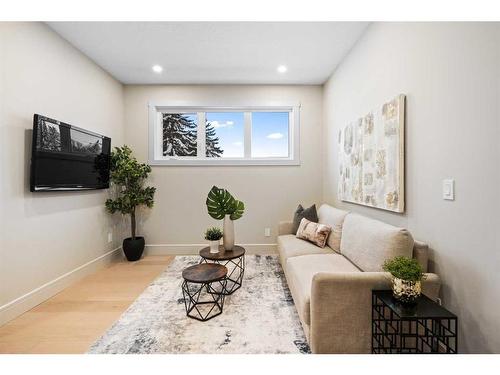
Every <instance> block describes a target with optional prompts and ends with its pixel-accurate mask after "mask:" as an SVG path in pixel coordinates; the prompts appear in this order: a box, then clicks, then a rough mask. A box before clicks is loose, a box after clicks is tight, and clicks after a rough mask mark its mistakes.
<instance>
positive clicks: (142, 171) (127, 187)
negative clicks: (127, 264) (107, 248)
mask: <svg viewBox="0 0 500 375" xmlns="http://www.w3.org/2000/svg"><path fill="white" fill-rule="evenodd" d="M150 173H151V167H150V166H149V165H147V164H143V163H139V162H138V161H137V159H136V158H135V157H134V156H132V150H131V149H130V148H129V147H127V146H123V147H115V149H114V151H113V152H112V153H111V174H110V180H111V182H112V183H113V184H114V185H115V186H117V188H118V196H117V197H116V199H108V200H106V208H107V210H108V211H109V212H111V213H115V212H117V211H119V212H120V213H121V214H123V215H130V229H131V237H129V238H125V239H124V240H123V252H124V253H125V256H126V257H127V260H129V261H136V260H139V259H141V256H142V253H143V251H144V237H139V236H136V220H135V214H136V209H137V207H139V206H147V207H149V208H151V207H153V204H154V200H153V197H154V194H155V191H156V188H154V187H151V186H147V187H144V186H143V185H144V181H145V180H146V178H147V177H148V175H149V174H150Z"/></svg>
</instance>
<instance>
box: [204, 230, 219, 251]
mask: <svg viewBox="0 0 500 375" xmlns="http://www.w3.org/2000/svg"><path fill="white" fill-rule="evenodd" d="M221 238H222V231H221V230H220V229H219V228H217V227H212V228H208V229H207V230H206V231H205V239H206V240H207V241H208V243H209V244H210V252H211V253H212V254H217V253H218V252H219V244H220V239H221Z"/></svg>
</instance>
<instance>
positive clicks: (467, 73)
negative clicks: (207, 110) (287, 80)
mask: <svg viewBox="0 0 500 375" xmlns="http://www.w3.org/2000/svg"><path fill="white" fill-rule="evenodd" d="M499 49H500V26H499V24H498V23H496V24H493V23H491V24H487V23H482V24H474V23H468V24H463V23H453V24H446V23H434V24H429V23H420V24H408V23H401V24H399V23H395V24H393V23H381V24H380V23H376V24H373V25H371V26H370V27H369V28H368V30H367V32H366V33H365V34H364V36H363V37H362V38H361V40H360V41H359V42H358V43H357V44H356V46H355V47H354V49H353V50H352V51H351V52H350V54H349V55H348V57H347V58H346V59H345V60H344V61H343V63H342V64H341V65H340V66H339V67H338V69H337V70H336V71H335V72H334V74H333V75H332V77H331V78H330V80H329V81H328V82H327V84H326V85H325V88H324V104H323V107H324V128H325V130H324V131H325V137H324V139H325V143H324V153H325V159H326V162H325V164H324V171H325V179H324V186H323V194H324V198H325V200H326V201H327V202H330V203H333V204H335V205H337V206H339V207H341V208H344V209H347V210H352V211H356V212H359V213H362V214H365V215H367V216H371V217H374V218H378V219H381V220H384V221H386V222H389V223H392V224H395V225H400V226H404V227H407V228H409V229H410V230H411V232H412V233H413V234H414V236H415V237H416V238H418V239H420V240H423V241H427V242H428V243H429V244H430V246H431V247H432V250H433V254H432V257H433V259H434V262H435V270H436V272H437V273H439V275H440V276H441V277H442V279H443V288H442V297H443V302H444V304H445V306H446V307H448V308H450V309H451V310H452V311H453V312H455V313H456V314H457V315H458V317H459V322H460V325H459V332H460V337H459V346H460V350H461V351H463V352H497V353H498V352H500V335H499V334H498V332H499V330H500V320H499V319H498V312H499V311H500V299H499V298H498V297H499V285H500V273H499V266H500V251H499V250H500V241H499V228H500V225H499V224H500V222H499V219H498V212H499V211H500V204H499V202H500V200H499V186H500V167H499V163H500V151H499V150H500V147H499V139H500V137H499V136H500V134H499V128H500V125H499V120H500V119H499V105H500V97H499V89H500V51H499ZM399 93H403V94H406V95H407V149H406V207H407V211H406V213H405V214H404V215H398V214H392V213H389V212H385V211H381V210H377V209H371V208H366V207H362V206H358V205H354V204H349V203H343V202H339V201H338V200H337V197H336V190H337V178H338V177H337V170H338V168H337V167H338V165H337V149H336V147H335V146H336V144H337V143H336V135H337V133H338V130H339V128H340V127H342V126H345V125H346V124H347V123H348V122H350V121H352V120H354V119H356V118H358V117H359V116H361V115H363V114H365V113H366V112H367V111H369V110H371V109H373V108H376V107H377V106H378V105H380V104H381V103H382V102H383V101H384V100H387V99H390V98H392V97H394V96H395V95H396V94H399ZM445 178H454V179H455V181H456V200H455V201H444V200H442V198H441V196H442V191H441V186H442V185H441V184H442V180H443V179H445Z"/></svg>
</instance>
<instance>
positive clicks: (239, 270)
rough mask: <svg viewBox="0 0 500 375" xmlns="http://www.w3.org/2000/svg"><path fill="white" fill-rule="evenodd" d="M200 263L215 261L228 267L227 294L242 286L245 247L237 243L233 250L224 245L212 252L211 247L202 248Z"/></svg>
mask: <svg viewBox="0 0 500 375" xmlns="http://www.w3.org/2000/svg"><path fill="white" fill-rule="evenodd" d="M200 256H201V260H200V264H203V263H212V264H213V263H215V264H220V265H223V266H225V267H227V270H228V275H227V287H226V289H225V292H224V293H225V294H226V295H230V294H233V293H234V292H235V291H237V290H238V289H239V288H241V285H242V284H243V275H244V273H245V248H244V247H242V246H237V245H235V246H234V247H233V249H232V250H225V249H224V246H219V252H218V253H215V254H214V253H211V252H210V247H204V248H203V249H201V250H200Z"/></svg>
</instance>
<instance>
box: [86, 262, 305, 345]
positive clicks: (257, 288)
mask: <svg viewBox="0 0 500 375" xmlns="http://www.w3.org/2000/svg"><path fill="white" fill-rule="evenodd" d="M198 261H199V257H194V256H178V257H176V258H175V259H174V261H173V262H172V263H171V264H170V265H169V267H168V268H167V269H166V270H165V271H164V272H163V273H162V274H161V275H160V276H159V277H158V278H157V279H156V280H155V281H154V282H153V283H152V284H151V285H150V286H149V287H148V288H147V289H146V290H145V291H144V292H143V293H142V294H141V295H140V296H139V298H138V299H137V300H136V301H135V302H134V303H133V304H132V305H131V306H130V307H129V308H128V310H127V311H125V312H124V313H123V315H122V316H121V317H120V318H119V320H118V321H116V322H115V324H114V325H113V326H112V327H111V328H110V329H109V330H108V331H107V332H106V333H105V334H104V335H103V336H102V337H101V338H100V339H99V340H98V341H96V342H95V343H94V344H93V345H92V346H91V347H90V349H89V353H116V354H125V353H136V354H140V353H169V354H174V353H196V354H218V353H228V354H229V353H234V354H247V353H248V354H260V353H269V354H279V353H309V352H310V349H309V346H308V344H307V342H306V338H305V335H304V331H303V329H302V326H301V324H300V321H299V317H298V315H297V310H296V309H295V305H294V303H293V300H292V297H291V295H290V290H289V289H288V286H287V284H286V280H285V276H284V273H283V270H282V268H281V265H280V263H279V261H278V257H277V256H269V255H267V256H264V255H262V256H261V255H247V256H246V267H245V275H244V279H243V286H242V287H241V288H240V289H239V290H237V291H236V292H235V293H233V294H232V295H231V296H228V297H226V300H225V304H224V312H223V313H222V315H219V316H217V317H215V318H213V319H211V320H209V321H207V322H200V321H197V320H194V319H190V318H188V317H186V311H185V308H184V300H183V296H182V291H181V284H182V276H181V274H182V270H183V269H185V268H186V267H189V266H191V265H194V264H197V263H198Z"/></svg>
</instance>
